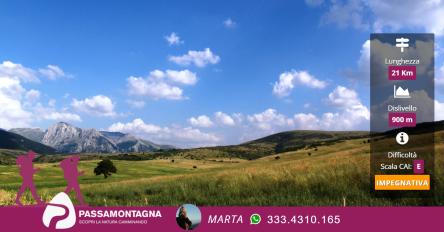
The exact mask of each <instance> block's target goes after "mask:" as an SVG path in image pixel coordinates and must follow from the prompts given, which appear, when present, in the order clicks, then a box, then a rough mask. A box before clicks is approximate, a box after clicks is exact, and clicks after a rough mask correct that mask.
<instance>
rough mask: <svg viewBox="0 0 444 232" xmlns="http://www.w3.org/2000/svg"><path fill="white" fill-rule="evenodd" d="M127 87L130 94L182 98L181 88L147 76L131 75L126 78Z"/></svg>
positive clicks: (158, 97)
mask: <svg viewBox="0 0 444 232" xmlns="http://www.w3.org/2000/svg"><path fill="white" fill-rule="evenodd" d="M127 87H128V91H129V93H130V94H131V95H139V96H147V97H150V98H154V99H162V98H163V99H168V100H181V99H183V96H182V94H183V90H182V89H181V88H179V87H177V86H171V85H169V84H167V83H165V82H162V81H158V80H155V79H152V78H149V77H148V78H143V77H133V76H131V77H129V78H128V79H127Z"/></svg>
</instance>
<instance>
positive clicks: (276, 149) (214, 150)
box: [164, 130, 369, 159]
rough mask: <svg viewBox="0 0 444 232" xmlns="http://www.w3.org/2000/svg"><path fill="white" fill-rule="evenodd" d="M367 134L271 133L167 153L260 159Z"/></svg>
mask: <svg viewBox="0 0 444 232" xmlns="http://www.w3.org/2000/svg"><path fill="white" fill-rule="evenodd" d="M367 137H369V132H366V131H308V130H306V131H304V130H300V131H298V130H296V131H287V132H281V133H277V134H273V135H269V136H266V137H263V138H260V139H256V140H253V141H250V142H246V143H242V144H239V145H231V146H217V147H203V148H194V149H182V150H172V151H168V152H164V153H165V154H167V155H173V156H182V157H184V158H190V159H209V158H215V159H217V158H227V157H231V158H241V159H258V158H261V157H264V156H269V155H273V154H277V153H282V152H287V151H296V150H299V149H303V148H315V147H317V146H321V145H329V144H334V143H337V142H340V141H343V140H348V139H355V138H367Z"/></svg>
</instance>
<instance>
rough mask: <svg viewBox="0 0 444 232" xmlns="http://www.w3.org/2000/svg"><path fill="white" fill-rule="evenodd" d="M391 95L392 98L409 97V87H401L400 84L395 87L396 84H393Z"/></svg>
mask: <svg viewBox="0 0 444 232" xmlns="http://www.w3.org/2000/svg"><path fill="white" fill-rule="evenodd" d="M393 96H394V98H410V93H409V89H408V88H406V89H403V88H402V87H401V86H398V88H396V85H393Z"/></svg>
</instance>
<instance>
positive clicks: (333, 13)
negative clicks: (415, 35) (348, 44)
mask: <svg viewBox="0 0 444 232" xmlns="http://www.w3.org/2000/svg"><path fill="white" fill-rule="evenodd" d="M318 2H321V1H317V0H306V3H307V4H308V5H309V6H319V5H321V4H317V3H318ZM406 12H408V17H406ZM443 15H444V1H442V0H423V1H417V0H395V1H385V0H343V1H338V0H332V1H330V4H329V5H328V11H327V12H326V13H325V14H324V15H323V16H322V19H321V22H322V23H326V24H336V25H338V26H339V27H340V28H347V27H353V28H356V29H360V30H372V31H375V32H397V31H401V30H403V31H405V30H406V29H409V30H412V31H415V32H417V31H418V30H424V31H425V32H431V33H435V34H436V35H438V36H442V35H443V34H444V20H442V16H443Z"/></svg>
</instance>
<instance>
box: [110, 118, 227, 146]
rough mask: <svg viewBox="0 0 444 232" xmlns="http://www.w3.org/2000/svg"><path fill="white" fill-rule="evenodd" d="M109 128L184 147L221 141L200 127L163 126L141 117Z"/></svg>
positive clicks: (213, 143)
mask: <svg viewBox="0 0 444 232" xmlns="http://www.w3.org/2000/svg"><path fill="white" fill-rule="evenodd" d="M108 130H109V131H120V132H124V133H130V134H134V135H136V136H140V137H141V138H144V139H147V140H150V141H154V142H157V143H163V144H173V145H178V146H182V147H196V146H208V145H215V144H216V143H218V142H219V141H220V139H219V138H218V137H217V136H215V135H214V134H211V133H205V132H202V131H200V130H199V129H195V128H192V127H177V126H172V127H161V126H157V125H153V124H146V123H145V122H144V121H143V120H142V119H140V118H137V119H134V120H133V121H132V122H128V123H121V122H118V123H114V124H112V125H111V126H110V127H109V128H108Z"/></svg>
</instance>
